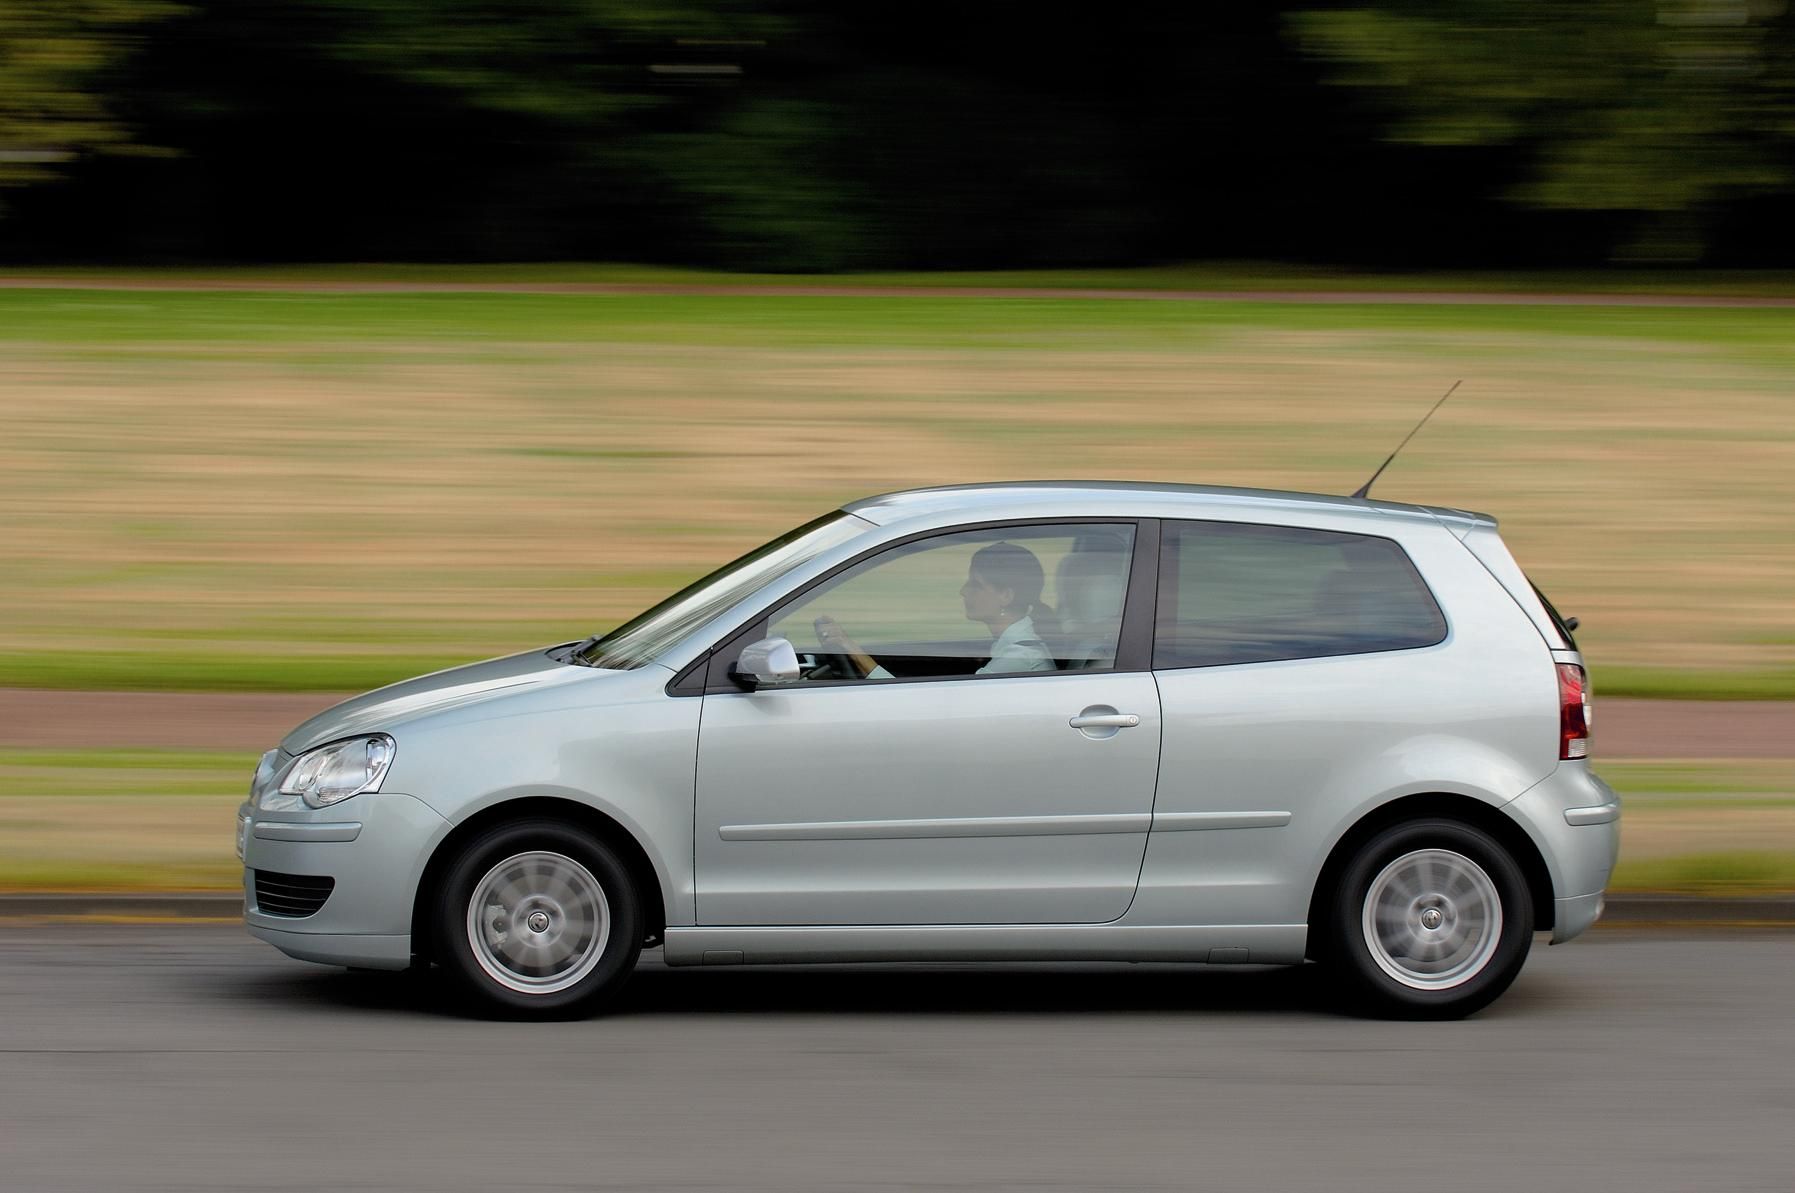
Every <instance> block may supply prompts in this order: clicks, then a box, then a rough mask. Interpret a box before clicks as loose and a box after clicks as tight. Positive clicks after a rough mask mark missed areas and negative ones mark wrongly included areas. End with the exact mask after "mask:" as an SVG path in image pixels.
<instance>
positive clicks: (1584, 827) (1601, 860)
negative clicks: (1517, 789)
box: [1505, 761, 1621, 944]
mask: <svg viewBox="0 0 1795 1193" xmlns="http://www.w3.org/2000/svg"><path fill="white" fill-rule="evenodd" d="M1505 811H1507V812H1508V814H1509V815H1511V816H1513V817H1514V818H1515V820H1516V821H1518V822H1519V823H1520V824H1521V826H1522V827H1523V828H1524V829H1526V831H1527V835H1528V836H1529V837H1531V838H1532V839H1533V843H1534V844H1535V845H1536V846H1538V847H1539V851H1540V856H1541V857H1542V858H1544V859H1545V863H1546V871H1547V873H1548V874H1550V875H1551V877H1552V895H1553V899H1552V911H1553V918H1552V943H1553V944H1560V943H1562V942H1564V941H1567V940H1570V939H1571V938H1573V937H1575V936H1578V935H1580V934H1581V933H1583V932H1584V931H1586V930H1587V929H1588V928H1589V926H1590V925H1591V924H1593V923H1595V922H1596V920H1597V918H1598V917H1600V915H1601V914H1602V905H1603V893H1604V892H1605V891H1606V889H1607V886H1608V878H1609V876H1610V875H1611V874H1613V873H1614V863H1615V861H1616V860H1617V859H1618V858H1619V857H1620V816H1621V808H1620V796H1618V795H1616V794H1615V792H1614V789H1613V788H1611V787H1609V786H1608V784H1606V783H1604V782H1602V780H1601V779H1599V778H1597V777H1596V775H1595V774H1594V773H1593V772H1591V770H1590V769H1589V764H1588V763H1587V762H1583V761H1571V762H1561V763H1559V764H1558V769H1557V770H1555V771H1553V772H1552V774H1551V775H1550V776H1548V777H1547V778H1546V779H1545V780H1543V781H1542V782H1540V783H1538V784H1536V785H1535V786H1533V787H1532V788H1531V789H1529V790H1528V791H1527V792H1526V793H1525V794H1523V795H1522V796H1521V797H1520V798H1518V799H1516V800H1514V801H1513V802H1511V803H1509V804H1508V806H1507V807H1506V809H1505Z"/></svg>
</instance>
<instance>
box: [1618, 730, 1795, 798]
mask: <svg viewBox="0 0 1795 1193" xmlns="http://www.w3.org/2000/svg"><path fill="white" fill-rule="evenodd" d="M1789 749H1790V752H1791V753H1795V742H1792V743H1790V747H1789ZM1595 769H1596V771H1597V773H1598V774H1600V775H1601V776H1602V778H1603V779H1605V780H1606V781H1607V782H1608V783H1609V784H1610V785H1611V786H1612V787H1613V788H1614V789H1615V790H1616V791H1619V792H1620V793H1621V794H1622V795H1624V796H1626V797H1628V798H1633V797H1636V796H1648V797H1653V798H1659V797H1665V796H1717V795H1766V796H1777V797H1787V798H1789V799H1795V761H1791V760H1788V759H1781V758H1767V759H1749V760H1741V759H1732V758H1715V759H1708V760H1703V761H1699V762H1696V761H1687V762H1684V761H1678V762H1661V761H1656V760H1645V759H1602V760H1601V761H1600V762H1599V763H1597V765H1596V768H1595Z"/></svg>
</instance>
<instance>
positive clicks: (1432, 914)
mask: <svg viewBox="0 0 1795 1193" xmlns="http://www.w3.org/2000/svg"><path fill="white" fill-rule="evenodd" d="M1445 922H1446V917H1445V915H1443V914H1442V913H1441V911H1440V909H1439V908H1437V907H1430V908H1428V909H1427V910H1426V911H1424V912H1422V913H1421V926H1422V927H1423V928H1426V929H1427V930H1428V931H1430V932H1431V931H1433V930H1434V929H1435V928H1438V927H1439V926H1440V925H1441V924H1443V923H1445Z"/></svg>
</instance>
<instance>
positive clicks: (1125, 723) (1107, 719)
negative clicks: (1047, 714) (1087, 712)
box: [1066, 712, 1141, 729]
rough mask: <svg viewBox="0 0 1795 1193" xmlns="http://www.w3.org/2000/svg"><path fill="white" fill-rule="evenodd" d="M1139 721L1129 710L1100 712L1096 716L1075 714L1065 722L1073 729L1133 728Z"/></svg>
mask: <svg viewBox="0 0 1795 1193" xmlns="http://www.w3.org/2000/svg"><path fill="white" fill-rule="evenodd" d="M1140 723H1141V719H1140V718H1139V717H1137V716H1135V715H1134V714H1133V713H1131V712H1112V713H1101V714H1098V715H1096V716H1076V717H1073V718H1072V719H1071V720H1070V721H1067V722H1066V724H1068V725H1070V726H1072V728H1074V729H1133V728H1134V727H1135V726H1136V725H1139V724H1140Z"/></svg>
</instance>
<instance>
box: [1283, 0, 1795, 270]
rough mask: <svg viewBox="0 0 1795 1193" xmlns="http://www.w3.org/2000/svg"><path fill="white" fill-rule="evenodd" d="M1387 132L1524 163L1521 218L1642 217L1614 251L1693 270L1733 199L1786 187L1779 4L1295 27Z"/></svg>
mask: <svg viewBox="0 0 1795 1193" xmlns="http://www.w3.org/2000/svg"><path fill="white" fill-rule="evenodd" d="M1292 26H1293V28H1294V30H1295V31H1296V33H1297V35H1298V39H1299V41H1300V42H1301V43H1302V44H1303V45H1304V46H1305V48H1307V49H1309V50H1310V51H1312V52H1314V53H1317V54H1319V55H1321V56H1323V57H1325V58H1328V59H1330V60H1333V61H1335V62H1337V63H1339V64H1340V71H1339V74H1338V76H1337V78H1338V81H1339V82H1341V83H1344V84H1349V85H1357V86H1363V87H1369V88H1373V89H1375V90H1377V91H1378V92H1379V93H1380V94H1381V97H1382V100H1383V102H1384V103H1385V104H1386V105H1387V115H1388V119H1389V126H1388V135H1389V136H1391V137H1393V138H1397V139H1401V140H1408V141H1413V142H1415V143H1418V144H1422V145H1433V146H1482V147H1489V146H1504V147H1513V148H1517V149H1519V150H1520V151H1521V152H1522V154H1523V157H1524V159H1525V161H1526V163H1527V164H1526V169H1525V171H1524V173H1523V174H1522V175H1521V176H1520V177H1519V178H1518V179H1517V180H1516V182H1515V184H1514V186H1513V187H1512V190H1511V194H1512V195H1513V197H1514V198H1515V199H1516V200H1517V201H1519V202H1521V203H1526V204H1537V205H1542V206H1548V207H1566V208H1583V209H1593V210H1612V211H1632V212H1639V213H1642V214H1644V215H1645V216H1646V217H1647V218H1645V219H1642V220H1641V221H1640V225H1639V231H1638V237H1637V239H1636V240H1635V241H1634V242H1633V243H1632V244H1630V245H1626V246H1623V248H1622V252H1624V253H1626V254H1628V255H1631V256H1637V257H1641V258H1646V259H1659V260H1666V259H1667V260H1681V259H1695V258H1699V257H1700V255H1701V252H1702V249H1703V247H1704V239H1705V236H1706V234H1707V233H1708V232H1709V230H1710V226H1711V224H1712V223H1713V222H1714V221H1715V220H1717V219H1718V218H1719V217H1720V215H1721V213H1723V212H1724V211H1725V210H1726V208H1727V205H1728V204H1729V203H1736V202H1739V201H1741V200H1746V199H1750V198H1754V197H1757V196H1762V195H1776V194H1786V193H1787V192H1788V191H1789V189H1790V187H1791V184H1792V183H1795V20H1792V19H1791V13H1790V9H1789V5H1788V4H1787V3H1786V2H1785V0H1588V2H1583V3H1577V4H1562V3H1560V4H1542V3H1533V2H1531V0H1458V2H1456V3H1453V4H1451V5H1441V4H1439V3H1437V2H1435V0H1387V2H1386V3H1383V4H1380V5H1377V6H1375V7H1367V8H1355V9H1344V10H1334V11H1320V12H1307V13H1299V14H1296V15H1295V16H1294V17H1293V18H1292Z"/></svg>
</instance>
